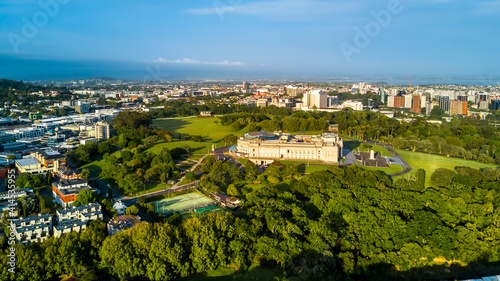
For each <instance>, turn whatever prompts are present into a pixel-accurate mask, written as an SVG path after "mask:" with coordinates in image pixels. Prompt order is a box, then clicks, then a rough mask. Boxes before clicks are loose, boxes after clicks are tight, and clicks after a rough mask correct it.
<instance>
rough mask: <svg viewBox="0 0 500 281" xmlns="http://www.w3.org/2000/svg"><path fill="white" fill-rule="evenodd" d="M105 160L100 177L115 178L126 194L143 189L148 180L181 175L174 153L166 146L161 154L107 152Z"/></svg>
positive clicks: (161, 180)
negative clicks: (117, 153)
mask: <svg viewBox="0 0 500 281" xmlns="http://www.w3.org/2000/svg"><path fill="white" fill-rule="evenodd" d="M179 149H180V150H182V151H183V152H185V150H184V149H182V148H179ZM179 149H177V150H179ZM104 161H106V163H107V165H106V166H105V168H104V169H103V171H102V172H101V174H100V177H101V178H103V179H108V180H114V181H115V182H116V183H117V184H118V187H120V188H121V189H122V191H123V192H125V193H126V194H130V193H134V192H137V191H140V190H142V189H143V188H144V184H145V183H148V182H158V183H159V182H163V183H165V182H167V180H168V179H169V178H176V177H179V172H178V171H177V168H176V167H175V164H174V160H173V157H172V153H171V151H169V150H168V149H166V148H164V149H163V150H162V151H161V152H160V153H159V154H154V153H152V152H148V153H141V152H140V151H138V150H137V149H135V151H134V152H131V151H128V150H124V151H122V152H121V157H119V158H117V157H115V156H113V155H111V156H110V155H109V154H105V155H104Z"/></svg>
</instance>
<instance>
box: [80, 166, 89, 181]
mask: <svg viewBox="0 0 500 281" xmlns="http://www.w3.org/2000/svg"><path fill="white" fill-rule="evenodd" d="M89 177H90V171H89V169H87V168H84V169H82V172H81V173H80V178H81V179H82V180H88V179H89Z"/></svg>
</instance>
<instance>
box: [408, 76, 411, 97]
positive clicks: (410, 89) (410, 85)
mask: <svg viewBox="0 0 500 281" xmlns="http://www.w3.org/2000/svg"><path fill="white" fill-rule="evenodd" d="M408 82H410V93H411V80H410V75H408Z"/></svg>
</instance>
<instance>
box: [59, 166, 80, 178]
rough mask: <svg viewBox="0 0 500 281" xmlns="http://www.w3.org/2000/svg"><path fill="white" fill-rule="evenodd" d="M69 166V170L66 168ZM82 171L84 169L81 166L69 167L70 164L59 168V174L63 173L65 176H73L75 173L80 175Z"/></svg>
mask: <svg viewBox="0 0 500 281" xmlns="http://www.w3.org/2000/svg"><path fill="white" fill-rule="evenodd" d="M66 168H67V170H66ZM81 173H82V169H80V168H76V169H74V168H71V167H68V166H61V167H60V168H59V174H61V175H65V176H73V175H79V174H81Z"/></svg>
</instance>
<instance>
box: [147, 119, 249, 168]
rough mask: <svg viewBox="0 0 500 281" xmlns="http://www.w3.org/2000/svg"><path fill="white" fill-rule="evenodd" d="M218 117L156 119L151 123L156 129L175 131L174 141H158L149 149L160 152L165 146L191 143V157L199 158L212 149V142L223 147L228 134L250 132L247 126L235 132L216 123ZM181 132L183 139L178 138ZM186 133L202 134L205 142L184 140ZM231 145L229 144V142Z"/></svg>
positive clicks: (238, 134)
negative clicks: (223, 139)
mask: <svg viewBox="0 0 500 281" xmlns="http://www.w3.org/2000/svg"><path fill="white" fill-rule="evenodd" d="M216 120H217V118H196V117H192V118H167V119H158V120H154V121H153V124H152V125H151V127H152V128H154V129H165V130H169V131H172V132H174V141H172V142H158V143H157V144H156V145H154V146H153V147H151V148H150V149H148V151H152V152H154V153H158V152H160V151H161V150H162V149H163V148H164V147H166V148H168V149H172V148H175V147H180V146H183V145H189V147H191V149H192V150H193V155H192V156H191V157H190V159H194V160H198V159H200V158H201V157H203V156H204V155H205V154H207V153H208V152H209V150H211V149H212V144H215V145H216V148H218V147H223V146H224V145H225V144H224V142H223V141H222V138H224V137H225V136H226V135H229V134H234V135H236V136H242V135H244V134H245V133H248V130H247V129H246V128H244V129H242V130H240V131H237V132H234V131H232V130H231V128H230V127H229V126H222V125H218V124H216V123H215V121H216ZM179 134H180V135H181V140H179V139H178V136H179ZM185 135H201V136H202V137H203V142H194V141H190V140H189V141H187V140H184V136H185ZM227 145H229V144H227Z"/></svg>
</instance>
